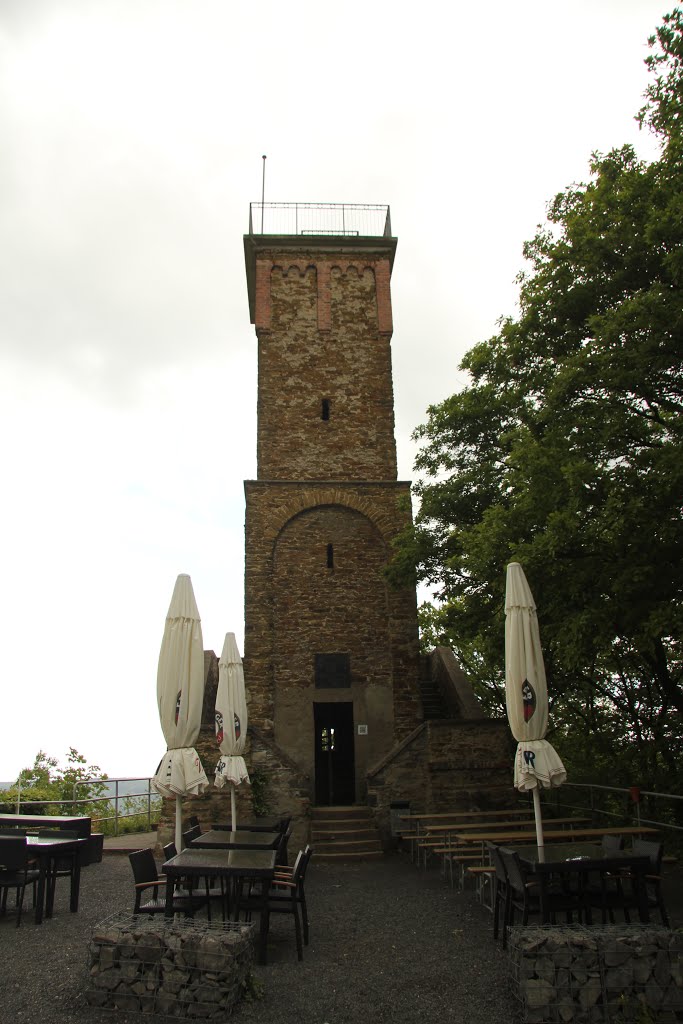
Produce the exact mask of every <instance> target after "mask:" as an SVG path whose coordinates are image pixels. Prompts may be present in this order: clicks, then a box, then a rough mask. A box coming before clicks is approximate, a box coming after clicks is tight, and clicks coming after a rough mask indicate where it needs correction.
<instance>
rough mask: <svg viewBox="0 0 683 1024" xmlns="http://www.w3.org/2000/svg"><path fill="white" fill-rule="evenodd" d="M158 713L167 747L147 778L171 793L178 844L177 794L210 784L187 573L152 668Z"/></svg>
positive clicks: (195, 617) (199, 654)
mask: <svg viewBox="0 0 683 1024" xmlns="http://www.w3.org/2000/svg"><path fill="white" fill-rule="evenodd" d="M157 702H158V704H159V718H160V720H161V728H162V731H163V734H164V739H165V740H166V744H167V747H168V749H167V751H166V753H165V754H164V756H163V757H162V759H161V761H160V762H159V767H158V768H157V771H156V775H155V776H154V779H153V780H152V782H153V785H154V788H155V789H156V790H157V792H159V793H161V794H162V796H166V797H175V801H176V807H175V845H176V849H177V850H178V851H180V850H181V848H182V844H181V838H182V806H181V797H183V796H184V795H186V794H191V795H195V796H196V795H198V794H199V793H201V792H203V791H204V790H205V789H206V788H207V787H208V785H209V780H208V779H207V777H206V775H205V774H204V769H203V768H202V763H201V761H200V759H199V755H198V754H197V751H196V750H195V749H194V744H195V743H196V742H197V737H198V735H199V730H200V728H201V724H202V704H203V702H204V642H203V639H202V624H201V621H200V618H199V611H198V610H197V603H196V601H195V598H194V591H193V590H192V581H191V580H190V577H189V576H186V575H184V574H181V575H180V576H178V579H177V580H176V584H175V587H174V590H173V597H172V598H171V604H170V606H169V609H168V615H167V616H166V625H165V627H164V635H163V638H162V641H161V651H160V652H159V668H158V671H157Z"/></svg>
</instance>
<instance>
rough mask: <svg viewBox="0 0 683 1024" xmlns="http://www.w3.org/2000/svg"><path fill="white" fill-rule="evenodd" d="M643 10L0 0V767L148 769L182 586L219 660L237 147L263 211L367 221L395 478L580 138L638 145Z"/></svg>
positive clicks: (251, 374)
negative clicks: (393, 249) (38, 757)
mask: <svg viewBox="0 0 683 1024" xmlns="http://www.w3.org/2000/svg"><path fill="white" fill-rule="evenodd" d="M670 6H673V4H671V5H670ZM668 9H669V6H666V5H664V4H663V3H662V2H660V0H657V2H652V0H572V2H561V0H538V2H536V0H518V2H517V3H514V4H511V3H510V2H509V0H489V2H488V3H486V4H482V5H479V6H477V7H476V8H475V5H473V4H461V3H451V4H441V3H436V2H433V0H425V2H423V3H421V4H419V5H417V6H415V5H412V4H405V5H401V4H399V3H397V2H396V0H392V2H385V0H375V2H373V0H370V2H368V0H364V2H358V0H345V2H344V3H343V4H329V5H321V4H320V3H318V2H315V3H313V2H310V0H300V2H299V3H297V4H283V3H281V2H272V0H261V2H260V3H251V2H250V3H245V2H241V0H233V2H226V0H0V243H1V244H0V427H1V431H2V433H1V436H2V445H1V455H0V459H1V462H0V466H1V470H2V482H3V487H2V499H1V504H0V509H1V511H0V515H1V524H2V530H1V538H2V540H1V543H2V564H1V571H2V584H3V585H2V589H1V594H2V604H1V607H0V614H1V616H2V618H1V620H0V621H2V624H3V636H4V643H3V645H2V647H3V658H2V663H1V668H0V672H1V675H0V679H1V681H2V682H1V685H2V700H1V701H0V720H1V721H2V743H1V744H0V779H3V780H9V779H14V778H15V777H16V775H17V773H18V772H19V770H20V769H21V768H23V767H25V766H26V765H28V764H31V763H32V762H33V759H34V756H35V754H36V753H37V751H38V750H39V749H43V750H45V751H47V752H48V753H50V754H52V755H54V756H56V757H58V758H60V759H61V760H63V759H64V757H65V755H66V753H67V751H68V748H69V747H70V746H75V747H76V748H77V749H79V750H80V751H81V752H82V753H83V754H84V755H85V756H86V758H87V759H88V761H89V762H91V763H92V762H94V763H97V764H99V766H100V767H101V768H102V769H103V770H104V771H106V772H108V773H109V774H110V775H138V774H140V775H144V776H146V775H150V774H152V773H153V772H154V770H155V768H156V765H157V762H158V761H159V759H160V757H161V755H162V753H163V752H164V750H165V744H164V741H163V737H162V734H161V730H160V728H159V724H158V714H157V708H156V669H157V660H158V655H159V645H160V642H161V636H162V632H163V626H164V619H165V616H166V611H167V608H168V604H169V601H170V598H171V594H172V591H173V586H174V583H175V579H176V576H177V575H178V573H181V572H185V573H189V574H190V576H191V578H192V582H193V586H194V591H195V595H196V598H197V604H198V606H199V611H200V614H201V616H202V624H203V635H204V646H205V648H212V649H213V650H215V651H216V652H217V653H220V650H221V647H222V645H223V637H224V634H225V632H226V631H231V632H234V633H235V634H236V636H237V639H238V644H239V647H240V650H242V642H243V579H244V568H243V566H244V534H243V526H244V498H243V481H244V479H250V478H253V477H255V475H256V440H255V430H256V420H255V409H256V339H255V336H254V332H253V328H252V327H251V325H250V323H249V312H248V305H247V293H246V283H245V273H244V258H243V248H242V235H243V234H244V232H245V231H246V230H247V226H248V207H249V202H250V201H252V200H258V199H259V198H260V194H261V155H262V154H264V153H265V154H267V156H268V160H267V171H266V198H267V199H268V200H272V201H294V200H304V201H318V202H357V203H389V204H390V205H391V216H392V226H393V230H394V233H395V234H396V235H397V236H398V240H399V241H398V252H397V257H396V263H395V268H394V274H393V279H392V293H393V304H394V338H393V358H394V385H395V395H396V426H397V444H398V454H399V466H400V470H399V475H400V478H401V479H407V478H410V477H411V475H412V462H413V459H414V455H415V449H414V446H413V444H412V442H411V441H410V434H411V431H412V430H413V429H414V428H415V427H416V426H417V425H418V424H419V423H421V422H423V420H424V419H425V412H426V408H427V406H428V405H429V404H431V403H434V402H438V401H440V400H441V399H443V398H445V397H446V396H447V395H448V394H450V393H452V392H453V391H455V390H456V389H458V388H459V387H461V386H462V385H463V384H465V383H466V379H465V377H464V375H463V374H462V373H459V372H458V369H457V367H458V363H459V361H460V359H461V358H462V355H463V353H464V352H465V351H466V350H467V349H468V348H470V347H471V346H472V345H473V344H475V343H476V342H478V341H481V340H483V339H485V338H487V337H489V336H490V335H491V334H492V333H494V330H495V325H496V321H497V320H498V318H499V317H500V316H501V315H504V314H509V313H514V311H515V296H516V287H515V284H514V278H515V275H516V274H517V273H518V271H519V270H520V269H521V267H522V256H521V250H522V243H523V242H524V240H525V239H527V238H530V237H531V236H532V235H533V233H534V229H535V226H536V224H538V223H539V222H541V221H542V220H543V218H544V213H545V205H546V202H547V201H548V200H549V199H550V198H551V197H552V196H553V195H554V194H555V193H556V192H558V191H559V190H561V189H562V188H563V187H565V186H566V185H567V184H569V183H570V182H572V181H580V180H585V178H586V176H587V168H588V160H589V157H590V153H591V152H592V151H593V150H595V149H600V150H602V151H606V150H609V149H610V148H611V147H613V146H616V145H621V144H622V143H624V142H633V143H634V144H635V145H636V147H637V149H638V151H639V152H640V153H641V155H643V156H646V157H651V156H653V155H654V153H655V150H654V148H653V145H652V142H651V140H649V139H648V138H647V137H646V136H644V135H642V133H640V132H639V130H638V127H637V125H636V124H635V122H634V120H633V116H634V114H635V113H636V112H637V110H638V109H639V107H640V106H641V103H642V93H643V91H644V89H645V86H646V84H647V80H648V75H647V71H646V69H645V67H644V65H643V60H644V58H645V57H646V56H647V53H648V49H647V45H646V44H647V37H648V35H650V34H651V32H653V31H654V29H655V27H656V26H657V25H658V24H659V23H660V22H661V15H662V14H663V13H664V12H665V11H666V10H668ZM501 628H502V623H501Z"/></svg>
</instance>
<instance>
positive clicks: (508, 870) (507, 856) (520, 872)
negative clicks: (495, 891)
mask: <svg viewBox="0 0 683 1024" xmlns="http://www.w3.org/2000/svg"><path fill="white" fill-rule="evenodd" d="M499 852H500V856H501V857H502V860H503V864H504V866H505V874H506V875H507V880H508V885H509V886H510V887H511V888H512V889H514V890H515V892H524V891H525V885H526V875H525V873H524V869H523V868H522V865H521V863H520V860H519V854H517V853H515V852H514V850H506V849H505V848H504V847H502V846H501V847H500V848H499Z"/></svg>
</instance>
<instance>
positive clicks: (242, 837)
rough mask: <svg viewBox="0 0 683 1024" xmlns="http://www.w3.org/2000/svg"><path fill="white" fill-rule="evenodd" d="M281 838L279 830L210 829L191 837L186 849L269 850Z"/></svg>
mask: <svg viewBox="0 0 683 1024" xmlns="http://www.w3.org/2000/svg"><path fill="white" fill-rule="evenodd" d="M281 839H282V833H281V832H250V831H249V830H247V829H238V830H237V831H236V832H224V831H223V830H222V829H212V830H211V831H210V832H202V834H201V835H200V836H197V838H196V839H193V840H192V842H191V843H190V844H189V847H188V849H192V850H194V849H200V850H269V849H274V848H275V847H276V846H277V844H278V843H279V842H280V840H281Z"/></svg>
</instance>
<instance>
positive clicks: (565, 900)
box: [499, 847, 586, 941]
mask: <svg viewBox="0 0 683 1024" xmlns="http://www.w3.org/2000/svg"><path fill="white" fill-rule="evenodd" d="M499 849H500V855H501V857H502V858H503V863H504V865H505V874H506V875H507V894H506V895H507V905H506V912H505V921H504V927H505V928H508V927H509V928H511V927H512V926H513V925H514V923H515V911H516V910H519V911H520V913H521V915H522V924H528V921H529V917H530V916H531V915H532V914H539V915H540V914H541V911H542V906H541V884H542V883H541V881H540V880H539V879H538V878H535V877H534V876H533V875H532V874H530V873H529V872H527V871H526V870H525V868H524V865H523V864H522V862H521V860H520V858H519V854H518V853H515V851H514V850H506V849H505V848H504V847H500V848H499ZM543 884H544V897H545V901H546V908H547V911H548V914H549V916H550V920H551V921H552V922H553V924H555V923H556V921H557V914H558V913H564V915H565V917H566V920H567V923H568V924H571V922H572V920H573V915H574V914H575V913H578V916H579V919H581V917H582V915H583V913H584V912H585V906H586V904H585V900H584V898H583V896H582V894H581V892H580V891H576V892H573V891H568V890H567V889H566V888H565V887H564V886H562V885H559V884H557V883H555V882H553V881H552V880H551V879H549V878H548V879H544V880H543ZM504 941H505V940H504Z"/></svg>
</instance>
